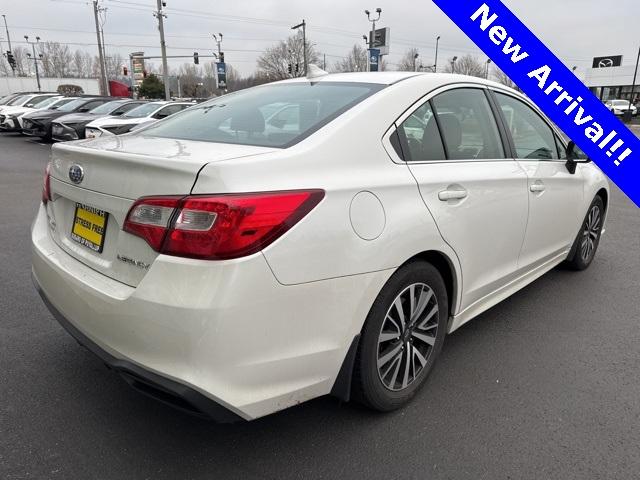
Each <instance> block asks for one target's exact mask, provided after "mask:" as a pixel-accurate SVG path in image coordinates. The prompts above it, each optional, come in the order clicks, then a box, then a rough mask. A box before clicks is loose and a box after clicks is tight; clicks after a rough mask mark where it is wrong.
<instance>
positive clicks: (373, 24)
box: [364, 7, 382, 70]
mask: <svg viewBox="0 0 640 480" xmlns="http://www.w3.org/2000/svg"><path fill="white" fill-rule="evenodd" d="M364 13H365V14H366V15H367V20H369V21H370V22H371V36H370V37H369V49H372V48H374V47H375V46H376V22H377V21H378V20H380V15H381V14H382V9H381V8H380V7H378V8H376V13H377V14H378V16H377V17H376V18H372V17H371V12H370V11H369V10H365V11H364ZM370 57H371V55H367V58H369V59H370ZM369 61H370V60H369ZM378 63H380V59H379V58H378ZM369 70H371V65H369Z"/></svg>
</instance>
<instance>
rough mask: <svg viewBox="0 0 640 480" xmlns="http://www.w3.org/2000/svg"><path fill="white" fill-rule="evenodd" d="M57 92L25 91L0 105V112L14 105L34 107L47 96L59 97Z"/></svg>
mask: <svg viewBox="0 0 640 480" xmlns="http://www.w3.org/2000/svg"><path fill="white" fill-rule="evenodd" d="M59 96H60V95H58V94H57V93H26V94H24V95H20V96H18V97H16V98H14V99H13V100H11V101H10V102H9V103H7V104H6V105H0V113H3V112H5V111H7V110H11V109H12V108H15V107H27V108H34V107H35V106H36V105H37V104H38V103H39V102H43V101H44V100H46V99H47V98H49V97H59Z"/></svg>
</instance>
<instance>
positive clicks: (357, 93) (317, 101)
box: [144, 81, 384, 148]
mask: <svg viewBox="0 0 640 480" xmlns="http://www.w3.org/2000/svg"><path fill="white" fill-rule="evenodd" d="M382 88H384V85H378V84H369V83H356V82H323V81H320V82H300V83H288V84H271V85H269V84H268V85H262V86H259V87H254V88H249V89H246V90H242V91H238V92H234V93H232V94H229V95H223V96H221V97H218V98H216V99H214V100H210V101H208V102H205V103H202V104H200V105H197V106H194V107H191V108H189V109H188V110H186V111H185V112H184V113H181V114H180V115H176V116H172V117H170V118H168V119H167V120H165V121H163V122H160V123H158V124H156V125H153V126H151V127H149V128H147V129H145V131H144V133H145V135H151V136H158V137H167V138H178V139H185V140H201V141H207V142H219V143H235V144H242V145H257V146H264V147H279V148H286V147H288V146H291V145H293V144H295V143H297V142H299V141H300V140H302V139H304V138H305V137H307V136H308V135H311V134H312V133H313V132H315V131H316V130H318V129H320V128H322V127H323V126H324V125H326V124H327V123H328V122H330V121H331V120H333V119H335V118H336V117H338V116H339V115H341V114H342V113H344V112H345V111H347V110H348V109H350V108H352V107H353V106H355V105H356V104H358V103H359V102H361V101H362V100H364V99H365V98H367V97H369V96H370V95H372V94H374V93H375V92H377V91H379V90H381V89H382Z"/></svg>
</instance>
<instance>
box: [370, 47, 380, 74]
mask: <svg viewBox="0 0 640 480" xmlns="http://www.w3.org/2000/svg"><path fill="white" fill-rule="evenodd" d="M379 63H380V49H378V48H370V49H369V71H370V72H377V71H378V69H379Z"/></svg>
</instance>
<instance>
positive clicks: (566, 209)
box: [494, 92, 584, 269]
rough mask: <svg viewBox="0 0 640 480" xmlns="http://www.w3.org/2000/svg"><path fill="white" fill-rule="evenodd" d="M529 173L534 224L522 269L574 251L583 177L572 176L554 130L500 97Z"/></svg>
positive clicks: (524, 108)
mask: <svg viewBox="0 0 640 480" xmlns="http://www.w3.org/2000/svg"><path fill="white" fill-rule="evenodd" d="M494 94H495V98H496V100H497V102H498V105H499V106H500V110H501V111H502V115H503V118H504V120H505V122H506V126H507V128H508V129H509V131H510V132H511V137H512V139H513V147H514V148H515V152H516V157H517V161H518V163H520V165H521V166H522V167H523V168H524V170H525V171H526V173H527V183H528V185H527V194H528V196H529V223H528V225H527V233H526V235H525V240H524V243H523V245H522V251H521V252H520V260H519V266H520V268H523V269H528V268H531V267H535V266H536V265H538V264H541V263H544V262H545V261H546V260H549V259H551V258H553V257H554V256H557V255H558V254H560V253H562V252H563V251H564V250H568V249H569V248H570V247H571V244H572V242H573V240H574V239H575V236H576V234H577V233H578V229H579V227H580V222H581V221H582V218H583V216H584V212H580V211H579V210H580V208H581V205H583V203H584V202H583V189H582V183H583V179H582V175H581V173H580V169H577V170H576V173H575V174H571V173H569V171H568V170H567V168H566V166H565V163H566V158H563V157H566V154H565V151H564V146H563V145H562V144H561V143H560V141H559V139H558V138H557V136H556V134H555V133H554V131H553V129H552V128H551V126H550V125H549V124H548V123H547V122H546V121H545V120H544V119H543V118H542V117H541V116H540V115H539V114H538V113H537V112H536V111H535V110H534V109H533V108H531V106H529V105H527V104H526V103H525V102H523V101H522V100H519V99H517V98H515V97H513V96H511V95H507V94H504V93H499V92H494Z"/></svg>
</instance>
